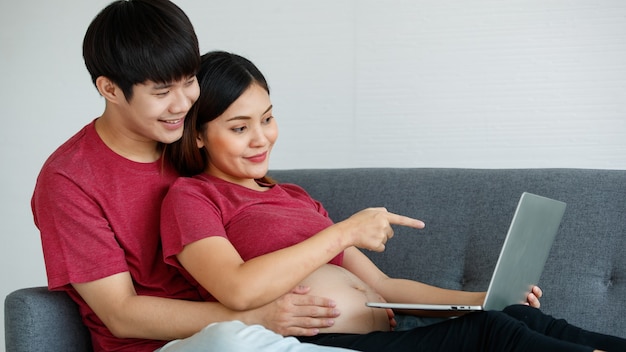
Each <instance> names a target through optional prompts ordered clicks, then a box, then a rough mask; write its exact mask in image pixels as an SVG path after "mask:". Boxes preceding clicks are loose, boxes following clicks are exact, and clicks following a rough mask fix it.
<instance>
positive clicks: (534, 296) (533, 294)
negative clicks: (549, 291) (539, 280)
mask: <svg viewBox="0 0 626 352" xmlns="http://www.w3.org/2000/svg"><path fill="white" fill-rule="evenodd" d="M541 296H543V291H541V288H539V286H533V288H532V290H531V291H530V293H529V294H528V297H526V305H529V306H531V307H534V308H539V307H541V303H540V302H539V298H541Z"/></svg>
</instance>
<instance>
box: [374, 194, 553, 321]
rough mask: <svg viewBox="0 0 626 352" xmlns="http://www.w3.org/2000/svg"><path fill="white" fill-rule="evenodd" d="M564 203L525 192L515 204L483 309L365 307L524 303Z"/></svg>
mask: <svg viewBox="0 0 626 352" xmlns="http://www.w3.org/2000/svg"><path fill="white" fill-rule="evenodd" d="M564 212H565V203H563V202H561V201H558V200H554V199H550V198H546V197H541V196H538V195H535V194H532V193H527V192H524V193H523V194H522V197H521V198H520V201H519V203H518V204H517V210H515V215H513V220H512V221H511V226H510V227H509V232H508V233H507V235H506V239H505V240H504V244H503V245H502V250H501V251H500V257H499V258H498V262H497V263H496V267H495V269H494V271H493V275H492V276H491V282H490V283H489V288H488V289H487V296H486V297H485V301H484V302H483V304H482V305H478V306H471V305H469V306H468V305H458V304H443V305H442V304H412V303H377V302H368V303H366V305H367V306H368V307H375V308H392V309H420V310H458V311H478V310H502V309H504V308H505V307H506V306H509V305H511V304H516V303H524V302H526V297H527V296H528V294H529V293H530V290H531V288H532V287H533V286H534V285H536V284H537V282H538V281H539V278H540V277H541V273H542V272H543V267H544V265H545V264H546V260H547V259H548V254H549V253H550V248H551V247H552V243H553V242H554V238H555V237H556V233H557V231H558V229H559V225H560V224H561V218H562V217H563V213H564Z"/></svg>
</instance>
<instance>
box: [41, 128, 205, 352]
mask: <svg viewBox="0 0 626 352" xmlns="http://www.w3.org/2000/svg"><path fill="white" fill-rule="evenodd" d="M176 178H177V174H176V172H175V171H174V170H173V168H172V167H171V166H169V165H168V164H167V163H164V162H163V161H162V160H158V161H156V162H153V163H137V162H133V161H130V160H128V159H126V158H124V157H122V156H120V155H118V154H116V153H114V152H113V151H112V150H111V149H109V148H108V147H107V146H106V145H105V144H104V142H102V140H101V139H100V137H99V136H98V134H97V133H96V130H95V124H94V122H92V123H90V124H89V125H87V126H85V127H84V128H83V129H82V130H81V131H79V132H78V133H77V134H76V135H74V136H73V137H72V138H70V139H69V140H68V141H67V142H65V143H64V144H63V145H61V146H60V147H59V148H58V149H57V150H56V151H55V152H54V153H53V154H52V155H51V156H50V157H49V158H48V160H47V161H46V162H45V164H44V165H43V168H42V170H41V172H40V174H39V177H38V179H37V184H36V186H35V191H34V194H33V198H32V201H31V205H32V210H33V215H34V219H35V224H36V225H37V227H38V228H39V230H40V232H41V241H42V246H43V254H44V259H45V263H46V272H47V276H48V287H49V288H50V289H51V290H65V291H67V292H68V294H69V295H70V296H71V297H72V299H74V300H75V301H76V302H77V303H78V305H79V308H80V312H81V315H82V317H83V321H84V322H85V324H86V325H87V327H88V328H89V329H90V331H91V336H92V341H93V344H94V349H95V350H96V351H104V350H110V351H112V350H115V351H122V350H127V351H154V350H155V349H156V348H159V347H161V346H162V345H163V344H164V343H165V342H163V341H154V340H143V339H119V338H116V337H114V336H113V335H112V334H111V333H110V331H109V330H108V329H107V328H106V327H105V326H104V324H103V323H102V321H100V319H98V317H97V316H96V315H95V314H94V312H93V311H92V310H91V309H90V308H89V306H88V305H87V304H86V303H85V302H84V301H83V300H82V299H81V297H80V296H79V295H78V293H77V292H76V291H75V290H74V289H73V288H72V286H71V285H70V283H84V282H90V281H94V280H98V279H101V278H105V277H107V276H110V275H113V274H117V273H121V272H126V271H128V272H130V275H131V276H132V279H133V282H134V285H135V290H136V291H137V294H138V295H150V296H159V297H171V298H178V299H186V300H201V297H200V296H199V294H198V292H197V290H196V289H195V288H194V287H193V286H192V285H190V284H189V282H188V281H187V280H186V279H185V278H184V277H183V276H182V275H181V274H180V272H178V271H177V270H176V269H174V268H172V267H171V266H168V265H166V264H165V263H164V262H163V254H162V247H161V243H160V235H159V216H160V207H161V202H162V199H163V197H164V196H165V194H166V192H167V189H168V188H169V186H170V184H171V183H172V182H173V181H174V180H175V179H176Z"/></svg>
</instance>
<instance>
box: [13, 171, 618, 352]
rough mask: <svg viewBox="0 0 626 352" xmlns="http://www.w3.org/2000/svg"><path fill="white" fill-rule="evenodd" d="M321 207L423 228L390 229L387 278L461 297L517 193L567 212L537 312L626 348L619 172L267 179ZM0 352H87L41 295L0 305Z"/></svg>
mask: <svg viewBox="0 0 626 352" xmlns="http://www.w3.org/2000/svg"><path fill="white" fill-rule="evenodd" d="M270 175H271V176H272V177H273V178H275V179H276V180H277V181H279V182H290V183H296V184H299V185H300V186H302V187H304V189H306V190H307V191H308V192H309V193H310V194H311V196H312V197H313V198H315V199H317V200H319V201H321V202H322V203H323V204H324V206H325V207H326V209H327V210H328V212H329V213H330V216H331V218H332V219H333V220H334V221H341V220H343V219H345V218H347V217H349V216H350V215H352V214H353V213H355V212H357V211H359V210H361V209H364V208H367V207H378V206H382V207H386V208H387V209H388V210H389V211H391V212H396V213H400V214H403V215H407V216H412V217H415V218H418V219H421V220H424V221H425V222H426V228H425V229H423V230H415V229H410V228H404V227H401V226H394V230H395V236H394V237H393V238H392V239H391V240H390V241H389V242H388V243H387V249H386V251H385V252H383V253H373V252H368V251H366V255H368V256H369V257H370V258H371V259H372V260H373V261H374V262H376V263H377V265H378V266H379V267H380V268H381V269H382V270H383V271H384V272H386V273H387V274H388V275H390V276H395V277H403V278H411V279H415V280H419V281H422V282H425V283H429V284H433V285H437V286H441V287H446V288H452V289H461V290H471V291H473V290H481V291H484V290H486V289H487V286H488V284H489V280H490V278H491V273H492V271H493V268H494V266H495V263H496V260H497V257H498V254H499V252H500V248H501V246H502V243H503V241H504V237H505V235H506V232H507V230H508V226H509V224H510V222H511V219H512V217H513V212H514V210H515V207H516V206H517V202H518V200H519V197H520V196H521V194H522V192H530V193H535V194H538V195H542V196H546V197H550V198H554V199H558V200H561V201H564V202H566V203H567V209H566V210H565V215H564V217H563V222H562V224H561V227H560V229H559V233H558V234H557V238H556V241H555V243H554V245H553V247H552V251H551V254H550V257H549V258H548V262H547V263H546V267H545V270H544V273H543V275H542V278H541V280H540V282H539V285H540V286H541V288H542V289H543V291H544V297H543V298H542V300H541V303H542V309H543V311H544V312H546V313H548V314H552V315H554V316H556V317H559V318H564V319H567V320H568V321H569V322H571V323H573V324H576V325H579V326H581V327H583V328H586V329H591V330H595V331H599V332H603V333H607V334H612V335H617V336H620V337H626V319H625V318H624V317H626V303H624V302H625V301H624V297H626V170H591V169H461V168H450V169H445V168H443V169H442V168H438V169H429V168H355V169H309V170H302V169H301V170H273V171H272V172H271V173H270ZM5 335H6V347H7V352H14V351H16V352H22V351H44V350H46V351H89V350H90V346H89V334H88V332H87V331H86V329H85V327H84V326H83V325H82V324H81V322H80V317H79V316H78V311H77V307H76V305H75V304H74V303H73V302H71V300H69V298H68V297H67V296H66V295H65V294H64V293H60V292H49V291H47V289H46V288H43V287H39V288H27V289H21V290H17V291H15V292H13V293H11V294H10V295H9V296H7V298H6V300H5Z"/></svg>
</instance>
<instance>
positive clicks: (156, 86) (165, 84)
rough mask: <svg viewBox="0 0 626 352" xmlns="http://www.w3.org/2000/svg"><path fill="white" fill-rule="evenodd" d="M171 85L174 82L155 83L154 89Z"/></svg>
mask: <svg viewBox="0 0 626 352" xmlns="http://www.w3.org/2000/svg"><path fill="white" fill-rule="evenodd" d="M171 86H172V83H169V82H168V83H165V82H163V83H155V84H154V85H153V86H152V89H165V88H169V87H171Z"/></svg>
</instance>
